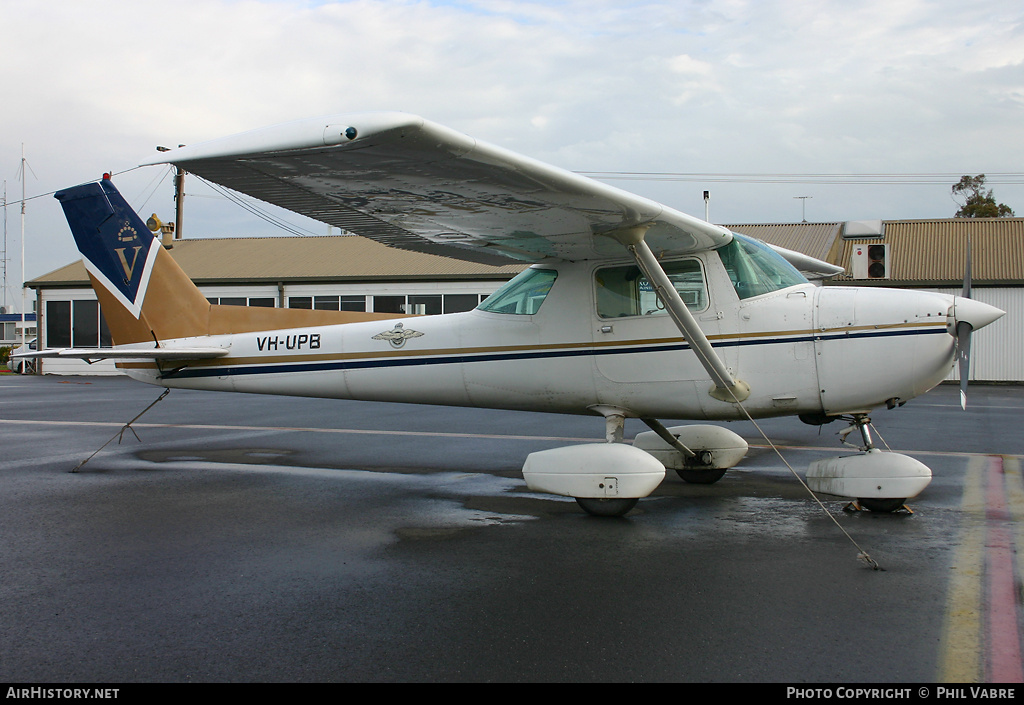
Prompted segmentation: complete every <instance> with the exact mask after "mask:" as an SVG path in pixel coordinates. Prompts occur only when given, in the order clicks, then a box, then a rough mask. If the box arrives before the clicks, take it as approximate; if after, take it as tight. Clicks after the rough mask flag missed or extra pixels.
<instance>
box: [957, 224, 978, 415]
mask: <svg viewBox="0 0 1024 705" xmlns="http://www.w3.org/2000/svg"><path fill="white" fill-rule="evenodd" d="M960 295H961V296H962V297H963V298H965V299H969V298H971V238H970V237H968V238H967V264H966V265H965V267H964V288H963V291H962V292H961V294H960ZM973 330H974V326H972V325H971V324H970V323H968V322H967V321H964V320H958V321H957V324H956V356H957V358H958V359H959V361H960V408H961V409H963V410H964V411H967V380H968V377H970V374H971V331H973Z"/></svg>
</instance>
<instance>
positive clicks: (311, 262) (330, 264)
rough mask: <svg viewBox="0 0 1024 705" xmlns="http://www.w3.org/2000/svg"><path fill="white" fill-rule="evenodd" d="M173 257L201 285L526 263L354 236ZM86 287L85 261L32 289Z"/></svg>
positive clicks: (427, 275) (471, 272) (418, 274)
mask: <svg viewBox="0 0 1024 705" xmlns="http://www.w3.org/2000/svg"><path fill="white" fill-rule="evenodd" d="M170 253H171V255H172V256H173V257H174V259H175V261H177V263H178V264H179V265H180V266H181V268H182V269H183V270H184V271H185V273H186V274H187V275H188V276H189V277H190V278H191V279H192V280H193V281H195V282H197V283H200V284H202V283H214V282H217V283H227V282H259V281H273V282H278V281H288V282H296V281H307V282H312V281H334V282H337V281H367V280H375V281H380V280H424V279H430V280H444V279H447V280H453V279H462V280H465V279H500V280H505V279H510V278H511V277H512V276H514V275H515V274H517V273H518V272H520V271H522V270H523V269H525V268H526V266H527V265H526V264H508V265H504V266H500V267H495V266H491V265H485V264H475V263H472V262H465V261H462V260H457V259H451V258H448V257H439V256H437V255H428V254H422V253H418V252H410V251H408V250H398V249H395V248H391V247H386V246H384V245H381V244H379V243H376V242H374V241H373V240H368V239H367V238H364V237H359V236H354V235H338V236H323V237H267V238H240V237H239V238H209V239H192V240H189V239H182V240H174V241H173V247H172V248H171V249H170ZM87 283H88V276H87V275H86V272H85V266H84V265H83V264H82V262H81V261H78V262H74V263H72V264H69V265H67V266H64V267H61V268H60V269H56V270H54V271H52V272H50V273H48V274H44V275H43V276H41V277H38V278H36V279H33V280H32V281H30V282H29V283H28V285H29V286H32V287H39V286H44V287H45V286H71V285H81V284H87Z"/></svg>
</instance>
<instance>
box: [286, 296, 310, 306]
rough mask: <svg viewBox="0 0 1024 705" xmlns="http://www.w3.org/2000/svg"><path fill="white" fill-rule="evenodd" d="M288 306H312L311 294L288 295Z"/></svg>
mask: <svg viewBox="0 0 1024 705" xmlns="http://www.w3.org/2000/svg"><path fill="white" fill-rule="evenodd" d="M288 308H313V297H312V296H289V297H288Z"/></svg>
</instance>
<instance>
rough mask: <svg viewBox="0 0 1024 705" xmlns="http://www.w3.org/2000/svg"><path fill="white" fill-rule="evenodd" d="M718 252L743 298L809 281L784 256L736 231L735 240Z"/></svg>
mask: <svg viewBox="0 0 1024 705" xmlns="http://www.w3.org/2000/svg"><path fill="white" fill-rule="evenodd" d="M718 254H719V256H720V257H721V258H722V264H723V265H725V269H726V271H727V272H728V273H729V279H730V280H731V281H732V286H733V288H734V289H736V294H737V295H738V296H739V297H740V298H741V299H749V298H750V297H752V296H760V295H761V294H767V293H768V292H771V291H778V290H779V289H785V288H786V287H790V286H796V285H797V284H806V283H807V279H806V278H805V277H804V276H803V275H802V274H800V272H798V271H797V270H796V268H795V267H794V266H793V265H791V264H790V263H789V262H787V261H786V260H785V259H784V258H783V257H782V255H780V254H779V253H778V252H776V251H775V250H773V249H772V248H770V247H768V246H767V245H765V244H764V243H763V242H760V241H759V240H754V239H752V238H749V237H746V236H745V235H739V234H737V233H733V240H732V242H730V243H729V244H728V245H726V246H725V247H720V248H719V249H718Z"/></svg>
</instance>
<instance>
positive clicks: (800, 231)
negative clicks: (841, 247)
mask: <svg viewBox="0 0 1024 705" xmlns="http://www.w3.org/2000/svg"><path fill="white" fill-rule="evenodd" d="M723 227H726V228H728V229H729V230H732V231H733V232H737V233H740V234H741V235H749V236H751V237H756V238H757V239H758V240H763V241H765V242H767V243H769V244H771V245H777V246H779V247H785V248H786V249H787V250H795V251H797V252H803V253H804V254H805V255H810V256H811V257H816V258H817V259H820V260H825V261H826V262H828V261H829V260H828V253H829V250H830V249H832V243H833V242H835V239H836V236H837V235H838V234H839V233H840V231H841V230H842V227H843V224H842V223H769V224H764V225H726V226H723ZM830 264H836V263H835V262H830ZM840 266H843V265H840Z"/></svg>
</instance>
